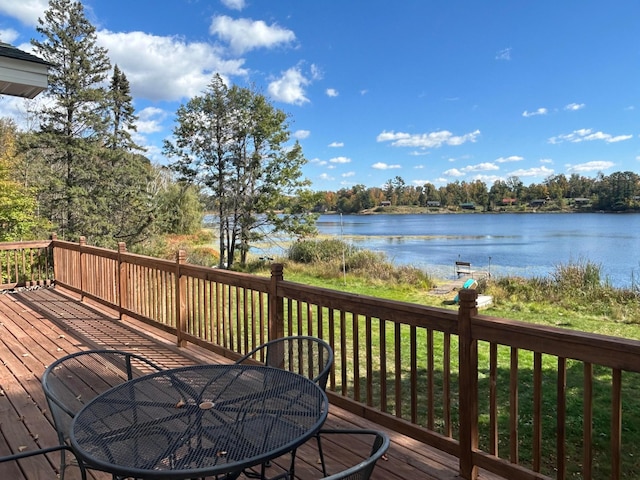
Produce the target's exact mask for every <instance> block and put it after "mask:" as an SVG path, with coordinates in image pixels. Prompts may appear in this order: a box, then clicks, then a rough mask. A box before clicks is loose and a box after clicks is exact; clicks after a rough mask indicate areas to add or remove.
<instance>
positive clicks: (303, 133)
mask: <svg viewBox="0 0 640 480" xmlns="http://www.w3.org/2000/svg"><path fill="white" fill-rule="evenodd" d="M310 135H311V132H310V131H309V130H296V131H295V132H293V138H295V139H297V140H304V139H305V138H309V136H310Z"/></svg>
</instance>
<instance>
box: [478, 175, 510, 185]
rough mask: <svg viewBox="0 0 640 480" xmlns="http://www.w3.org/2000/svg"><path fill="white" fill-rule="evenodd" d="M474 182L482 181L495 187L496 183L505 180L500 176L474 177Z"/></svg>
mask: <svg viewBox="0 0 640 480" xmlns="http://www.w3.org/2000/svg"><path fill="white" fill-rule="evenodd" d="M473 180H480V181H481V182H484V183H486V184H487V185H493V184H494V183H495V182H496V181H498V180H503V178H502V177H500V176H498V175H474V177H473Z"/></svg>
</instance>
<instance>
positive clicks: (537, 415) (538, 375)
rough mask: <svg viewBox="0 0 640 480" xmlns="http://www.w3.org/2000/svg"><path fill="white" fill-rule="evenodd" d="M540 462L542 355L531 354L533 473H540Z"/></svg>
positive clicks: (537, 353) (538, 353)
mask: <svg viewBox="0 0 640 480" xmlns="http://www.w3.org/2000/svg"><path fill="white" fill-rule="evenodd" d="M541 460H542V354H541V353H540V352H534V354H533V471H534V472H539V471H540V467H541V465H540V463H541Z"/></svg>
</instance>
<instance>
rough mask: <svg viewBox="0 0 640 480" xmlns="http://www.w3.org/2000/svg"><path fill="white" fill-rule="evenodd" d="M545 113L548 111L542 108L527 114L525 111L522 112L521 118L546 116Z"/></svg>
mask: <svg viewBox="0 0 640 480" xmlns="http://www.w3.org/2000/svg"><path fill="white" fill-rule="evenodd" d="M547 113H549V111H548V110H547V109H546V108H544V107H541V108H539V109H537V110H535V111H533V112H528V111H527V110H525V111H524V112H522V116H523V117H535V116H536V115H546V114H547Z"/></svg>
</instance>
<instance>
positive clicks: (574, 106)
mask: <svg viewBox="0 0 640 480" xmlns="http://www.w3.org/2000/svg"><path fill="white" fill-rule="evenodd" d="M584 107H585V104H584V103H570V104H569V105H567V106H565V107H564V109H565V110H570V111H572V112H575V111H576V110H582V109H583V108H584Z"/></svg>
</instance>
